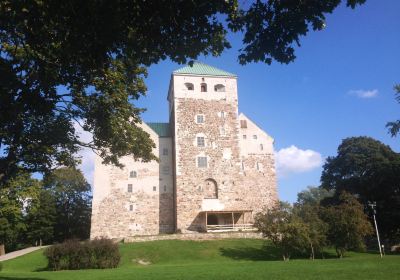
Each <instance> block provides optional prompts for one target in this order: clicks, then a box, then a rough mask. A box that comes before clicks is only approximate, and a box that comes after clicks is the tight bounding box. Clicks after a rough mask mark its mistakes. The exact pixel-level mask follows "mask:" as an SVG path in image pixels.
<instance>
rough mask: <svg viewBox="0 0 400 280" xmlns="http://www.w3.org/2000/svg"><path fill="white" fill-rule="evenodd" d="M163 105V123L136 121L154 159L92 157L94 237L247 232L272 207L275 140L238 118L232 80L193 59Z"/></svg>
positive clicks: (174, 80) (180, 72)
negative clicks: (118, 163) (149, 142)
mask: <svg viewBox="0 0 400 280" xmlns="http://www.w3.org/2000/svg"><path fill="white" fill-rule="evenodd" d="M168 102H169V118H170V120H169V122H168V123H142V124H141V127H142V128H143V129H144V130H145V131H146V132H147V133H148V134H149V135H150V137H151V139H152V140H153V141H154V143H155V144H156V148H155V149H154V150H153V153H154V154H155V155H156V156H157V157H158V158H159V161H158V162H157V161H152V162H147V163H144V162H141V161H135V160H134V158H133V157H130V156H126V157H124V158H122V159H121V162H122V163H123V164H124V166H125V167H124V168H122V169H121V168H118V167H115V166H112V165H103V164H102V162H101V158H96V160H95V173H94V189H93V205H92V207H93V210H92V225H91V238H96V237H108V238H124V237H129V236H135V235H156V234H160V233H173V232H182V233H188V232H213V231H246V230H252V229H253V228H252V223H253V216H254V214H256V213H257V212H260V211H262V210H263V209H265V208H269V207H272V206H273V205H275V204H276V203H277V201H278V196H277V186H276V175H275V168H274V153H273V139H272V138H271V137H270V136H269V135H268V134H267V133H265V132H264V131H263V130H262V129H260V128H259V127H258V126H257V125H256V124H254V123H253V122H252V121H251V120H250V119H249V118H247V117H246V116H245V115H244V114H242V113H241V114H239V113H238V93H237V77H236V75H234V74H231V73H228V72H226V71H223V70H220V69H217V68H215V67H212V66H209V65H206V64H203V63H200V62H195V63H194V64H193V65H192V66H189V65H188V66H185V67H183V68H181V69H178V70H176V71H174V72H173V74H172V76H171V81H170V85H169V92H168Z"/></svg>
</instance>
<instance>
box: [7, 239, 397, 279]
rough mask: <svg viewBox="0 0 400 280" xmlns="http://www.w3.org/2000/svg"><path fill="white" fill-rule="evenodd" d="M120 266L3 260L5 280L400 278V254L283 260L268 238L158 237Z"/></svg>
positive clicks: (125, 253)
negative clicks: (77, 267)
mask: <svg viewBox="0 0 400 280" xmlns="http://www.w3.org/2000/svg"><path fill="white" fill-rule="evenodd" d="M120 250H121V255H122V261H121V264H120V267H119V268H117V269H106V270H82V271H58V272H52V271H45V268H46V259H45V258H44V256H43V255H42V251H36V252H33V253H30V254H28V255H25V256H22V257H19V258H16V259H14V260H9V261H6V262H3V271H2V272H0V279H1V280H16V279H25V280H44V279H69V280H70V279H72V280H75V279H76V280H78V279H79V280H85V279H113V280H119V279H121V280H122V279H185V280H186V279H241V280H243V279H335V280H337V279H399V277H400V256H386V257H385V258H384V259H382V260H381V259H380V258H379V256H378V255H376V254H369V253H349V254H348V257H346V258H344V259H341V260H339V259H336V258H333V257H332V256H331V255H327V257H330V258H328V259H325V260H315V261H311V260H307V259H293V260H291V261H290V262H283V261H281V260H280V256H279V253H278V252H277V250H276V249H275V248H273V247H272V246H268V245H267V246H265V243H264V242H263V241H262V240H251V239H234V240H216V241H178V240H170V241H153V242H143V243H131V244H121V245H120Z"/></svg>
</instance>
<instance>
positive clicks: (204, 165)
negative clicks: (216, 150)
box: [196, 156, 208, 168]
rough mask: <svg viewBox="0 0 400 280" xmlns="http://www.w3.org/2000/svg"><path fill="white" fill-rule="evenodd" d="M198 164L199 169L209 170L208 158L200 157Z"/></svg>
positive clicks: (197, 159) (197, 160)
mask: <svg viewBox="0 0 400 280" xmlns="http://www.w3.org/2000/svg"><path fill="white" fill-rule="evenodd" d="M196 163H197V167H198V168H207V167H208V158H207V157H206V156H198V157H197V158H196Z"/></svg>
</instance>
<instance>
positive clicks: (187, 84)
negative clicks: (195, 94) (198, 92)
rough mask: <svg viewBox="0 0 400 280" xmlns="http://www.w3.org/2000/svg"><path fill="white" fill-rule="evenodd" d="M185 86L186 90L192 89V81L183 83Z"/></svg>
mask: <svg viewBox="0 0 400 280" xmlns="http://www.w3.org/2000/svg"><path fill="white" fill-rule="evenodd" d="M185 86H186V89H187V90H194V86H193V84H192V83H185Z"/></svg>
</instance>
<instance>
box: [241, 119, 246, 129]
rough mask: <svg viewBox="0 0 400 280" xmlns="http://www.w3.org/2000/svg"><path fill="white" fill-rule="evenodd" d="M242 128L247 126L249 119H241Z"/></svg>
mask: <svg viewBox="0 0 400 280" xmlns="http://www.w3.org/2000/svg"><path fill="white" fill-rule="evenodd" d="M240 128H247V121H246V120H240Z"/></svg>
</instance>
